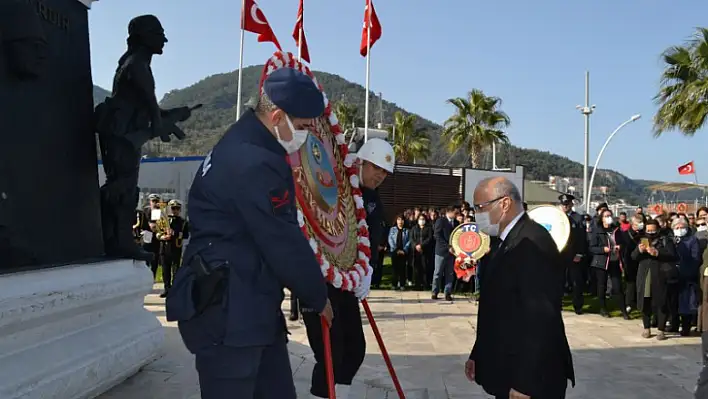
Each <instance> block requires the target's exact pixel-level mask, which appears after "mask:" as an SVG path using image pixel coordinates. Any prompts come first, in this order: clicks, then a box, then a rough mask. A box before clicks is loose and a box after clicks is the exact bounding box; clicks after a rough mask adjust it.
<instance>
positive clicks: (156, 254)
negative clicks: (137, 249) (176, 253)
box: [143, 237, 160, 281]
mask: <svg viewBox="0 0 708 399" xmlns="http://www.w3.org/2000/svg"><path fill="white" fill-rule="evenodd" d="M154 239H155V238H154V237H153V240H154ZM143 250H145V251H147V252H152V254H153V258H152V261H150V262H145V264H146V265H148V266H149V267H150V270H152V280H153V281H155V279H156V278H157V267H158V266H159V265H160V246H159V245H155V244H154V243H150V244H143Z"/></svg>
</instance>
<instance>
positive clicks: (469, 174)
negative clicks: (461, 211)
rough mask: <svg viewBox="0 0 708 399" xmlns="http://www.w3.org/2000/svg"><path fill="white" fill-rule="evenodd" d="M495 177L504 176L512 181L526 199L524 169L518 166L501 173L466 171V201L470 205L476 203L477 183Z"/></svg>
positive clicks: (497, 171)
mask: <svg viewBox="0 0 708 399" xmlns="http://www.w3.org/2000/svg"><path fill="white" fill-rule="evenodd" d="M495 176H504V177H506V178H507V179H509V180H511V182H512V183H514V185H516V187H517V188H518V189H519V191H521V199H522V200H523V199H524V167H523V166H520V165H519V166H516V168H515V170H513V171H500V170H482V169H471V168H468V169H465V178H464V182H465V186H464V187H465V189H464V198H465V201H467V202H469V203H470V204H472V203H474V189H475V187H477V183H479V182H480V181H482V180H484V179H486V178H488V177H495Z"/></svg>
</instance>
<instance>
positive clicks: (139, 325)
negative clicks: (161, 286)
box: [0, 260, 164, 399]
mask: <svg viewBox="0 0 708 399" xmlns="http://www.w3.org/2000/svg"><path fill="white" fill-rule="evenodd" d="M152 283H153V281H152V273H151V272H150V270H149V269H148V268H147V267H146V266H145V264H144V263H142V262H133V261H132V260H113V261H105V262H101V263H95V264H84V265H72V266H64V267H57V268H52V269H43V270H36V271H30V272H21V273H14V274H7V275H2V276H0V398H2V399H19V398H22V399H35V398H36V399H40V398H42V399H48V398H52V399H83V398H92V397H95V396H97V395H99V394H101V393H103V392H105V391H107V390H108V389H110V388H111V387H113V386H114V385H116V384H118V383H120V382H122V381H123V380H125V379H126V378H128V377H130V376H131V375H133V374H134V373H136V372H137V371H138V370H139V369H140V368H141V367H142V366H144V365H145V364H147V363H149V362H151V361H153V360H154V359H155V358H157V357H158V354H159V352H160V349H161V347H162V343H163V340H164V332H163V329H162V325H161V324H160V322H159V321H158V320H157V318H156V317H155V316H154V315H153V314H152V313H150V312H149V311H147V310H146V309H145V308H144V307H143V301H144V298H145V295H147V294H148V293H149V292H150V291H151V290H152Z"/></svg>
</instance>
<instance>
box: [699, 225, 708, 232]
mask: <svg viewBox="0 0 708 399" xmlns="http://www.w3.org/2000/svg"><path fill="white" fill-rule="evenodd" d="M696 230H698V231H706V230H708V226H706V225H705V224H702V225H700V226H698V228H697V229H696Z"/></svg>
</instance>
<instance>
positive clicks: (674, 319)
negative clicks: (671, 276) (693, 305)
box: [659, 283, 681, 332]
mask: <svg viewBox="0 0 708 399" xmlns="http://www.w3.org/2000/svg"><path fill="white" fill-rule="evenodd" d="M679 291H680V287H679V284H678V283H669V284H666V306H665V309H664V311H665V312H666V313H667V316H668V317H667V319H668V320H669V321H670V322H671V332H678V331H679V324H680V321H681V317H680V316H679ZM659 326H660V327H661V323H659Z"/></svg>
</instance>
